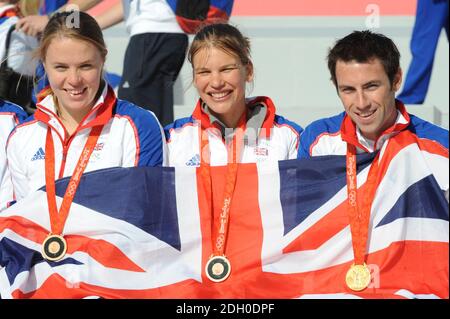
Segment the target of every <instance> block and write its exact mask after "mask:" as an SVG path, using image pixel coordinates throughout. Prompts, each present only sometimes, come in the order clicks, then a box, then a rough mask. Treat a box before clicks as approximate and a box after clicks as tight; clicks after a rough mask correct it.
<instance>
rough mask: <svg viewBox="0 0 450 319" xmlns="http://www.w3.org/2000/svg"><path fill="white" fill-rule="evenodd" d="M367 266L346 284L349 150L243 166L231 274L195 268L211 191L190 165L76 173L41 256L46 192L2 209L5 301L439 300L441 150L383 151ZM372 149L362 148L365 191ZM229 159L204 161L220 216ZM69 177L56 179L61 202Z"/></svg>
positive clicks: (443, 263)
mask: <svg viewBox="0 0 450 319" xmlns="http://www.w3.org/2000/svg"><path fill="white" fill-rule="evenodd" d="M380 152H381V153H380V160H379V165H380V174H379V176H378V178H377V191H376V195H375V199H374V202H373V205H372V211H371V217H370V225H369V238H368V243H367V254H366V263H367V264H368V265H369V266H370V268H371V271H372V278H373V281H372V283H371V284H370V286H369V287H368V288H366V289H365V290H363V291H361V292H354V291H351V290H350V289H349V288H348V287H347V286H346V284H345V275H346V272H347V270H348V269H349V267H350V265H351V264H352V263H353V250H352V242H351V233H350V227H349V219H348V216H347V212H346V205H347V203H346V198H347V191H346V176H345V157H343V156H324V157H317V158H313V159H307V160H291V161H284V162H280V163H278V164H264V163H258V164H239V168H238V177H237V185H236V190H235V193H234V197H233V200H232V205H231V213H230V225H229V235H228V241H227V246H226V251H225V253H226V255H227V257H228V259H229V260H230V262H231V265H232V266H231V275H230V276H229V278H228V279H227V280H226V281H224V282H222V283H214V282H211V281H209V280H208V278H207V277H206V275H205V270H204V269H205V264H206V262H207V261H208V258H209V257H210V256H211V254H212V248H211V247H212V241H211V232H212V226H211V225H212V221H213V220H216V223H217V222H218V218H219V216H218V215H219V213H217V214H211V213H210V205H209V204H208V198H210V196H209V195H208V194H209V193H208V191H206V190H205V188H204V185H203V183H202V178H201V177H200V175H199V171H198V169H196V168H193V167H183V168H113V169H106V170H100V171H95V172H90V173H86V174H85V175H84V176H83V178H82V181H81V184H80V186H79V189H78V192H77V195H76V197H75V200H74V203H73V204H72V208H71V212H70V215H69V217H68V219H67V222H66V226H65V228H64V236H65V238H66V240H67V243H68V251H67V254H66V255H65V257H64V258H63V259H62V260H60V261H58V262H49V261H46V260H44V259H43V258H42V256H41V253H40V251H41V245H42V242H43V241H44V239H45V237H46V236H47V235H48V233H49V231H50V221H49V216H48V213H47V212H48V209H47V200H46V193H45V188H42V189H40V190H38V191H36V192H35V193H33V194H31V195H30V196H29V197H27V198H25V199H24V200H22V201H20V202H18V203H16V204H15V205H13V206H12V207H10V208H8V209H6V210H5V211H3V212H2V213H1V214H0V267H1V268H2V269H1V270H0V294H1V295H2V297H3V298H7V297H12V298H85V297H90V296H99V297H103V298H448V297H449V286H448V283H449V277H448V263H449V261H448V257H449V249H448V248H449V223H448V221H449V207H448V202H447V200H446V198H445V194H444V191H445V190H447V189H448V181H449V168H448V164H449V163H448V150H447V149H445V148H442V147H441V146H439V145H438V144H436V143H435V142H432V141H428V140H419V139H417V137H416V136H415V135H413V134H411V133H409V132H403V133H401V134H399V135H397V136H396V137H394V138H391V139H390V140H389V142H388V143H386V145H385V146H384V147H383V149H382V150H381V151H380ZM373 157H374V155H373V154H365V155H360V156H358V159H357V160H358V187H359V191H360V192H361V193H364V191H365V188H366V185H365V181H366V178H367V174H368V170H369V168H370V165H371V162H372V160H373ZM225 172H226V168H225V167H212V168H211V176H212V180H213V183H212V185H213V189H212V194H213V196H212V198H213V206H214V207H215V209H214V211H216V212H219V211H220V207H221V204H222V203H221V198H222V194H223V191H224V185H225V177H224V176H225V175H226V174H225ZM67 183H68V180H67V179H62V180H59V181H58V182H57V197H58V204H59V205H60V203H61V197H62V196H63V194H64V191H65V188H66V186H67Z"/></svg>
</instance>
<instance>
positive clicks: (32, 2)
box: [14, 0, 40, 17]
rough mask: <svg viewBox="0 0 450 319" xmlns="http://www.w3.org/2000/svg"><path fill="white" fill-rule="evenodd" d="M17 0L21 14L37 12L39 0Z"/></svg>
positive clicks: (27, 14) (34, 13)
mask: <svg viewBox="0 0 450 319" xmlns="http://www.w3.org/2000/svg"><path fill="white" fill-rule="evenodd" d="M14 2H18V3H19V4H18V6H19V8H20V12H21V13H22V14H23V16H25V17H26V16H29V15H36V14H39V6H40V0H19V1H14Z"/></svg>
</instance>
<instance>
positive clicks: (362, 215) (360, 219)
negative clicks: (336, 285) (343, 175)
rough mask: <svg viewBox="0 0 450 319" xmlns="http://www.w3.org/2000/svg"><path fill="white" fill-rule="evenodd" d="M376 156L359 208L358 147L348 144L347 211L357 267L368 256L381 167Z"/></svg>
mask: <svg viewBox="0 0 450 319" xmlns="http://www.w3.org/2000/svg"><path fill="white" fill-rule="evenodd" d="M379 155H380V153H379V152H378V154H377V155H376V156H375V158H374V160H373V162H372V164H371V166H370V169H369V175H368V176H367V180H366V183H365V185H366V187H367V190H366V191H365V195H366V196H363V200H362V205H361V207H358V201H357V198H358V186H357V178H356V175H357V170H356V147H355V146H354V145H351V144H349V143H347V156H346V160H347V209H348V214H349V219H350V230H351V234H352V245H353V256H354V263H355V265H363V264H364V257H365V254H366V247H367V237H368V233H369V220H370V210H371V207H372V203H373V199H374V196H375V192H376V189H377V187H376V179H377V176H378V171H379V166H378V158H379Z"/></svg>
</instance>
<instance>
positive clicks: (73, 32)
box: [36, 11, 108, 101]
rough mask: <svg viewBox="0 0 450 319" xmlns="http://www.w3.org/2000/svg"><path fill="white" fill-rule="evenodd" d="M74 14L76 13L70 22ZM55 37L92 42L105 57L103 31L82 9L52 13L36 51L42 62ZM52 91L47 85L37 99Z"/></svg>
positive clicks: (104, 57) (106, 51)
mask: <svg viewBox="0 0 450 319" xmlns="http://www.w3.org/2000/svg"><path fill="white" fill-rule="evenodd" d="M74 15H78V16H77V18H79V19H74V22H75V23H72V21H71V19H73V17H74ZM57 37H64V38H71V39H75V40H81V41H86V42H89V43H91V44H93V45H94V46H95V47H96V48H97V49H98V50H99V52H100V55H101V57H102V58H103V60H105V59H106V55H107V53H108V50H107V49H106V44H105V40H104V39H103V33H102V30H101V29H100V26H99V25H98V24H97V21H95V19H94V18H93V17H91V16H90V15H89V14H87V13H85V12H82V11H69V12H59V13H56V14H54V15H53V16H52V17H51V18H50V20H49V21H48V23H47V26H46V27H45V29H44V32H43V33H42V37H41V42H40V45H39V47H38V48H37V51H36V56H37V57H38V58H39V59H40V60H41V61H43V62H45V58H46V55H47V50H48V47H49V46H50V43H51V42H52V41H53V39H55V38H57ZM52 93H53V91H52V89H51V88H50V87H49V88H48V89H47V90H45V91H42V92H40V93H39V95H38V97H37V98H38V101H40V100H42V99H43V98H45V97H46V96H47V95H50V94H52Z"/></svg>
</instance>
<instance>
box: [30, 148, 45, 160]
mask: <svg viewBox="0 0 450 319" xmlns="http://www.w3.org/2000/svg"><path fill="white" fill-rule="evenodd" d="M43 159H45V153H44V150H43V149H42V147H39V149H38V151H37V152H36V154H34V156H33V158H32V159H31V161H32V162H34V161H37V160H43Z"/></svg>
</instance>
